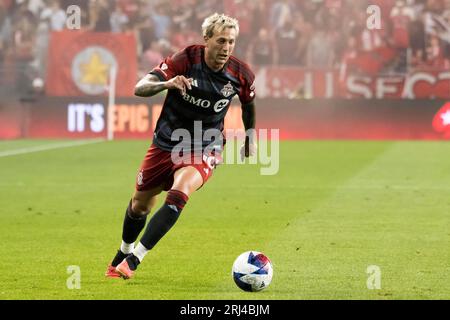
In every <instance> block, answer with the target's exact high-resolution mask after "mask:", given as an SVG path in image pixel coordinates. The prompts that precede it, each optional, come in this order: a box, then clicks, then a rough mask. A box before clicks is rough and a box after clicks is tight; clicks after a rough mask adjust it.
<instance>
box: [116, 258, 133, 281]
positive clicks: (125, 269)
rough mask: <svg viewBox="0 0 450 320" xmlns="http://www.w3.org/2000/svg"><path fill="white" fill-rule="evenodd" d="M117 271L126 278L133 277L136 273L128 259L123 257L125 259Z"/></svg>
mask: <svg viewBox="0 0 450 320" xmlns="http://www.w3.org/2000/svg"><path fill="white" fill-rule="evenodd" d="M116 271H117V272H118V273H119V274H120V276H121V277H122V278H124V279H125V280H126V279H130V278H132V277H133V275H134V271H133V270H131V269H130V266H129V265H128V261H127V259H123V261H122V262H121V263H120V264H119V265H118V266H117V267H116Z"/></svg>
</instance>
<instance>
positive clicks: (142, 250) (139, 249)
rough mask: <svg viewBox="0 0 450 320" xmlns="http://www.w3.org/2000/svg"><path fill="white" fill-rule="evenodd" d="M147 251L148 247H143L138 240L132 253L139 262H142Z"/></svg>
mask: <svg viewBox="0 0 450 320" xmlns="http://www.w3.org/2000/svg"><path fill="white" fill-rule="evenodd" d="M147 252H148V249H147V248H146V247H144V245H143V244H142V243H140V242H139V243H138V245H137V246H136V248H134V251H133V254H134V255H135V256H136V257H137V258H138V259H139V261H140V262H142V260H144V257H145V255H146V254H147Z"/></svg>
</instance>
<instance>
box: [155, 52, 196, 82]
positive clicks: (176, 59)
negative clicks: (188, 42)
mask: <svg viewBox="0 0 450 320" xmlns="http://www.w3.org/2000/svg"><path fill="white" fill-rule="evenodd" d="M188 64H189V61H188V59H187V54H186V51H185V50H183V51H180V52H178V53H175V54H174V55H172V56H170V57H167V58H166V59H164V60H163V61H162V62H161V63H160V64H159V65H158V66H157V67H156V68H154V69H153V70H152V71H150V72H149V73H150V74H154V75H155V76H157V77H158V78H159V80H161V81H168V80H170V79H172V78H174V77H176V76H179V75H184V74H185V73H186V71H187V68H188Z"/></svg>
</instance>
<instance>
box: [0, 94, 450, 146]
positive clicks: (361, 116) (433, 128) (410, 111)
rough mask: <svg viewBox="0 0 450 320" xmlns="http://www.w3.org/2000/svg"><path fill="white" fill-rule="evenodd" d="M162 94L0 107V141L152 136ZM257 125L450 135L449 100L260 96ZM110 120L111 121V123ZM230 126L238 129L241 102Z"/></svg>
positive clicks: (337, 132) (350, 133)
mask: <svg viewBox="0 0 450 320" xmlns="http://www.w3.org/2000/svg"><path fill="white" fill-rule="evenodd" d="M163 99H164V96H158V97H155V98H152V99H142V98H120V99H118V100H117V104H116V106H115V108H114V112H112V114H113V116H114V118H113V119H108V114H109V112H108V107H107V106H108V104H107V98H96V99H93V98H88V97H71V98H61V97H43V98H42V99H40V100H37V101H36V102H35V103H34V105H33V106H20V105H19V106H10V107H6V106H3V107H2V108H0V122H1V123H2V124H3V123H7V125H5V126H3V125H2V126H1V130H0V139H7V138H11V137H17V138H18V137H19V135H20V137H23V138H70V139H84V138H106V137H107V130H108V128H107V126H108V123H111V124H112V126H113V130H114V137H115V138H116V139H151V138H152V135H153V128H154V127H155V125H156V121H157V119H158V116H159V114H160V112H161V108H162V103H163ZM256 105H257V125H258V128H260V129H279V130H280V138H281V139H288V140H294V139H327V140H328V139H367V140H447V139H449V140H450V102H449V101H448V100H447V101H446V100H439V99H435V100H429V99H428V100H403V99H401V100H378V99H371V100H366V99H352V100H347V99H333V100H330V99H315V100H301V99H258V100H257V101H256ZM109 120H112V121H111V122H109ZM225 127H226V128H227V129H242V120H241V110H240V105H239V103H238V100H235V102H234V104H233V105H232V106H231V107H230V110H229V112H228V114H227V118H226V121H225Z"/></svg>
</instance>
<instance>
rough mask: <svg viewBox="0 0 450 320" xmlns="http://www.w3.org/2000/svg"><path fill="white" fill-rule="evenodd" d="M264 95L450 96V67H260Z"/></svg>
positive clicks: (259, 87)
mask: <svg viewBox="0 0 450 320" xmlns="http://www.w3.org/2000/svg"><path fill="white" fill-rule="evenodd" d="M255 86H256V88H257V94H258V96H259V97H260V98H303V99H323V98H326V99H332V98H346V99H358V98H364V99H426V98H437V99H450V70H441V71H436V70H425V69H424V70H415V71H413V72H410V73H407V74H406V75H384V76H383V75H373V76H370V75H357V74H345V73H341V72H339V70H334V69H329V70H322V69H304V68H295V67H264V68H259V69H257V70H256V82H255Z"/></svg>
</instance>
